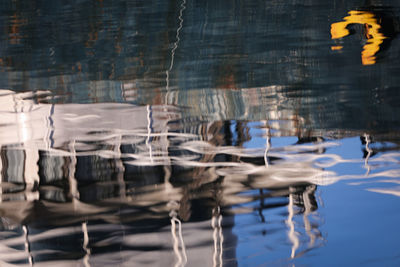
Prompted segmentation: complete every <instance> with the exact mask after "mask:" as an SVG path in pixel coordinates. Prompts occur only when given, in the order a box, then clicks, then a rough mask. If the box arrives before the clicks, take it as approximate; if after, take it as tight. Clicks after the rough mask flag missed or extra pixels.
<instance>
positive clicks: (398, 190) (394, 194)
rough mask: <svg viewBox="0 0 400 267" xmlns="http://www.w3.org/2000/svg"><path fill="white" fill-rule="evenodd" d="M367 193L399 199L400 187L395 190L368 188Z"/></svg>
mask: <svg viewBox="0 0 400 267" xmlns="http://www.w3.org/2000/svg"><path fill="white" fill-rule="evenodd" d="M367 191H370V192H375V193H381V194H388V195H393V196H396V197H400V187H396V188H388V189H386V188H369V189H367Z"/></svg>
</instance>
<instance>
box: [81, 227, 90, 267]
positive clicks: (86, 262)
mask: <svg viewBox="0 0 400 267" xmlns="http://www.w3.org/2000/svg"><path fill="white" fill-rule="evenodd" d="M82 232H83V245H82V247H83V250H84V251H85V256H84V257H83V264H84V266H85V267H90V263H89V256H90V249H89V248H88V244H89V233H88V230H87V222H82Z"/></svg>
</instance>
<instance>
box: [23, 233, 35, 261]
mask: <svg viewBox="0 0 400 267" xmlns="http://www.w3.org/2000/svg"><path fill="white" fill-rule="evenodd" d="M22 231H23V232H24V237H25V242H24V246H25V251H26V253H28V261H29V265H30V266H33V256H32V253H31V246H30V243H29V238H28V234H29V233H28V227H26V225H23V226H22Z"/></svg>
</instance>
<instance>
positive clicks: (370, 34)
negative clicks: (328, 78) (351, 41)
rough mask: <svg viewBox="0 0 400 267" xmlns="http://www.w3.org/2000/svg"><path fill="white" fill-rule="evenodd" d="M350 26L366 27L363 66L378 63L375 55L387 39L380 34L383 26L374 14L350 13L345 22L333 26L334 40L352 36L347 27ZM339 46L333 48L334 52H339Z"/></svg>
mask: <svg viewBox="0 0 400 267" xmlns="http://www.w3.org/2000/svg"><path fill="white" fill-rule="evenodd" d="M350 24H362V25H364V27H365V37H366V38H367V43H366V44H365V45H364V47H363V51H362V53H361V60H362V64H363V65H372V64H375V62H376V57H375V54H376V53H378V51H379V49H380V45H381V44H382V43H383V40H384V39H386V37H385V36H384V35H383V34H382V33H381V32H380V29H381V25H380V24H379V22H378V20H377V19H376V17H375V15H374V14H373V13H372V12H368V11H353V10H352V11H350V12H349V16H347V17H344V18H343V21H340V22H336V23H333V24H332V25H331V36H332V39H338V38H342V37H345V36H347V35H349V34H350V31H349V30H348V29H347V26H348V25H350ZM339 49H341V47H340V48H339V46H334V47H332V50H339Z"/></svg>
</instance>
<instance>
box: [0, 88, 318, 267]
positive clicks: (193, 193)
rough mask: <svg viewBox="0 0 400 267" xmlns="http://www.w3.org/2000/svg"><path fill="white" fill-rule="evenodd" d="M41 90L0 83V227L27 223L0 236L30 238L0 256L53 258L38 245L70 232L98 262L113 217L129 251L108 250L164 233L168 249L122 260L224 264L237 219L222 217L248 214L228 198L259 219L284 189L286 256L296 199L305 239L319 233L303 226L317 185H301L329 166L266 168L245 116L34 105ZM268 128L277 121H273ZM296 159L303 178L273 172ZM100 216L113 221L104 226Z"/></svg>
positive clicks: (290, 170) (86, 256)
mask: <svg viewBox="0 0 400 267" xmlns="http://www.w3.org/2000/svg"><path fill="white" fill-rule="evenodd" d="M257 90H261V91H262V89H257ZM47 94H48V92H39V93H37V94H36V95H32V94H30V93H24V94H16V93H14V92H12V91H7V90H3V91H2V92H1V96H0V103H1V107H0V118H1V121H2V125H1V127H0V136H1V139H0V140H1V149H0V157H1V161H0V163H1V165H0V174H1V176H0V177H1V188H0V197H1V199H0V202H1V203H0V210H1V214H2V220H3V221H2V227H3V228H4V229H12V228H13V227H15V225H16V224H15V223H20V224H21V225H23V227H22V228H21V235H19V236H18V238H11V237H10V238H7V240H5V241H4V242H3V243H2V245H3V246H6V247H13V246H14V245H15V244H21V240H24V241H23V242H24V243H25V245H26V251H25V252H23V251H22V252H21V251H19V252H18V253H19V254H18V253H17V251H14V252H15V253H17V254H13V253H11V254H10V255H11V256H8V255H5V254H2V255H1V258H2V259H3V260H4V261H6V262H14V260H13V257H16V258H15V261H18V260H19V261H21V260H23V259H25V260H27V261H31V262H41V261H52V260H56V259H55V258H54V257H53V256H51V255H50V254H46V252H45V251H43V250H42V248H41V247H40V246H39V245H38V244H40V242H41V240H44V239H49V240H50V241H49V243H50V244H49V246H51V242H52V241H51V240H53V239H54V242H58V241H56V240H58V238H62V237H63V236H64V237H65V238H68V235H69V234H71V235H80V236H83V240H84V242H83V246H82V247H81V248H80V252H79V253H78V254H77V258H82V259H83V260H84V262H86V263H93V264H95V263H96V261H104V260H105V259H103V258H101V257H102V256H101V254H97V252H96V251H101V250H100V247H101V246H100V243H101V242H100V241H99V242H100V243H97V242H96V241H95V240H96V238H101V237H102V236H103V237H104V231H108V230H107V229H109V228H107V227H111V230H112V231H117V232H118V231H119V230H118V229H119V228H118V227H117V226H116V225H118V223H122V224H123V225H126V226H127V227H128V229H121V231H122V232H121V233H123V234H122V235H121V236H119V237H118V238H122V239H121V240H119V241H116V242H117V243H119V242H121V243H123V244H125V245H124V246H126V248H123V249H122V251H120V250H118V249H116V248H113V246H114V245H115V243H113V242H111V244H109V246H110V254H109V256H110V257H116V258H118V259H119V260H122V259H121V258H120V255H121V253H128V251H129V247H141V246H143V247H149V248H150V247H151V243H153V242H159V243H158V244H161V245H160V246H162V247H164V248H165V249H150V251H152V252H151V253H150V252H149V253H148V254H146V253H144V254H143V253H142V254H140V255H139V254H138V255H136V256H135V255H133V254H132V255H130V256H126V257H128V258H129V259H131V260H132V259H134V260H137V261H139V262H140V261H148V260H151V259H154V257H155V254H154V253H160V258H163V259H168V258H169V259H170V261H172V262H180V263H182V264H183V263H184V262H186V261H187V262H188V264H190V263H194V264H195V262H197V261H200V260H204V258H207V259H209V260H210V261H211V260H212V262H213V263H212V264H214V265H221V264H222V263H223V262H224V261H226V260H229V258H232V257H233V258H234V256H232V255H233V254H232V253H234V247H235V242H236V241H235V240H236V239H235V237H234V236H233V235H232V233H231V232H230V230H229V229H230V227H226V229H225V228H224V227H222V226H223V225H224V224H225V225H230V226H232V225H233V221H232V220H233V217H232V216H233V215H229V214H235V213H236V212H243V211H244V210H243V209H242V208H239V209H230V208H229V207H231V206H238V205H239V206H240V205H242V204H245V203H249V202H252V201H254V200H259V201H260V207H259V208H256V209H259V212H260V216H261V218H262V217H263V215H262V213H263V209H268V208H272V207H269V206H268V205H264V204H262V203H264V201H265V200H266V199H269V198H273V197H285V198H286V197H287V196H290V197H289V203H286V204H287V205H288V208H289V217H288V218H287V220H286V225H287V227H289V228H290V231H289V237H288V238H289V239H290V240H291V241H290V242H291V243H292V252H291V253H288V255H289V254H292V256H294V255H295V253H296V251H297V250H298V249H299V247H300V246H301V245H302V244H301V242H300V240H299V239H298V238H297V236H298V233H296V232H297V231H299V229H296V227H295V224H294V223H293V217H294V216H295V212H294V211H295V205H299V206H300V207H304V211H301V212H302V213H304V216H305V217H304V224H305V225H306V228H305V230H304V234H305V235H306V236H309V240H310V244H312V242H315V239H316V238H317V236H316V235H315V233H314V231H316V229H313V228H312V227H311V226H310V223H307V222H308V215H309V214H310V213H311V212H312V211H313V210H314V209H316V202H315V201H312V200H311V199H312V198H313V192H314V190H315V186H314V187H308V186H305V185H308V184H309V181H308V179H314V178H315V179H318V177H319V178H322V176H321V175H324V173H323V172H322V171H321V170H318V169H315V168H313V167H311V166H310V165H309V164H302V165H301V166H300V165H299V166H294V165H293V166H289V165H287V166H284V165H281V164H272V165H270V166H269V169H267V170H265V159H267V161H266V162H269V161H270V160H269V159H268V157H269V156H266V158H264V149H263V148H261V149H259V150H258V152H256V154H253V152H246V150H245V149H244V148H243V147H242V144H243V143H244V142H246V141H248V140H249V139H250V138H251V136H250V135H249V133H248V131H249V129H248V127H247V126H246V123H244V122H243V123H242V122H236V123H234V124H233V123H230V122H222V121H209V122H204V121H202V120H201V118H200V119H198V118H196V117H197V116H194V115H193V116H191V114H193V113H196V112H198V111H196V110H188V109H187V108H184V109H181V108H179V107H173V106H167V105H158V106H157V105H154V106H150V105H148V106H134V105H131V104H119V103H114V104H113V103H109V104H107V103H99V104H95V103H94V104H86V105H84V104H44V103H43V104H42V103H40V102H41V101H43V99H46V97H47ZM215 101H219V103H221V104H223V103H224V102H225V101H229V98H224V97H222V96H221V97H219V98H218V97H217V98H216V100H215ZM244 101H247V100H246V99H244ZM38 102H39V103H38ZM249 103H252V102H249ZM246 105H247V106H251V105H250V104H246ZM196 108H202V107H201V106H199V107H196ZM220 111H223V109H221V110H220ZM209 114H212V112H210V113H209ZM216 114H218V113H216ZM220 114H221V113H220ZM269 114H270V115H268V116H270V117H271V120H276V119H279V118H284V117H280V116H283V115H284V116H286V115H285V114H287V113H285V112H278V111H275V113H274V112H273V111H272V110H271V112H269ZM274 114H275V115H274ZM220 116H225V115H220ZM295 118H297V117H296V116H289V118H288V120H287V121H288V124H282V125H285V126H284V127H286V128H282V129H279V128H275V130H276V133H275V135H282V134H288V135H293V134H299V132H298V131H297V130H296V128H294V125H299V123H301V121H300V122H299V121H298V120H295ZM290 123H293V124H292V125H293V126H291V124H290ZM265 125H266V127H268V128H273V127H274V124H273V123H272V121H271V125H270V126H268V125H269V124H268V122H265ZM278 126H279V124H278V125H275V127H278ZM232 127H233V128H234V129H235V130H232V129H233V128H232ZM233 145H234V146H233ZM271 153H273V152H271ZM260 160H261V161H262V162H261V163H260ZM271 160H272V161H274V159H272V158H271ZM242 161H245V162H247V163H245V162H242ZM299 168H300V169H301V170H302V171H301V172H300V173H301V174H300V176H301V177H298V178H300V179H294V180H293V181H287V180H286V181H283V180H280V179H282V178H284V177H289V176H290V175H294V177H297V176H296V175H295V173H296V172H298V170H299ZM232 171H233V172H234V173H236V174H235V175H232V174H231V172H232ZM274 177H275V178H274ZM313 177H314V178H313ZM246 183H250V184H249V185H246ZM250 188H253V189H257V190H260V194H256V195H253V196H246V197H242V196H239V195H240V193H241V192H244V191H246V190H249V189H250ZM286 204H283V205H286ZM247 212H251V210H248V211H247ZM104 221H105V222H107V223H108V224H102V223H100V222H104ZM182 221H188V222H187V223H184V224H182ZM82 222H83V223H82ZM146 222H147V223H146ZM143 223H145V224H148V225H149V227H150V228H149V229H148V230H146V232H147V233H146V234H145V233H143V238H142V235H141V234H139V233H137V232H135V231H134V230H133V229H132V228H130V227H133V226H135V227H136V226H138V225H142V224H143ZM80 224H81V226H79V228H76V227H77V225H80ZM35 225H37V226H41V225H51V226H58V227H64V228H65V233H63V234H59V233H58V234H53V233H52V231H51V230H49V231H44V232H40V231H39V232H35V231H36V230H35ZM129 225H130V226H129ZM168 225H170V226H168ZM203 225H204V226H203ZM206 225H208V226H206ZM68 227H73V228H70V230H68V229H69V228H68ZM74 227H75V228H74ZM121 227H122V226H121ZM166 227H167V228H166ZM168 227H171V231H168V230H167V229H168ZM192 227H193V228H192ZM31 231H33V232H31ZM63 232H64V230H63ZM125 235H127V236H126V237H124V236H125ZM21 236H22V239H21ZM198 236H201V237H204V239H201V240H199V239H198ZM104 238H105V237H104ZM154 238H156V239H154ZM157 238H158V239H157ZM160 238H161V240H160ZM171 238H172V240H171ZM85 240H86V241H85ZM93 240H94V241H93ZM135 240H136V241H135ZM157 240H158V241H157ZM312 240H313V241H312ZM147 242H150V243H147ZM113 244H114V245H113ZM156 251H157V252H156ZM114 252H115V254H113V253H114ZM153 252H154V253H153ZM18 255H19V256H18ZM130 257H133V258H130ZM128 258H127V259H125V260H127V261H128ZM17 259H18V260H17ZM210 263H211V262H210ZM212 264H210V265H212ZM232 264H234V263H232Z"/></svg>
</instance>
